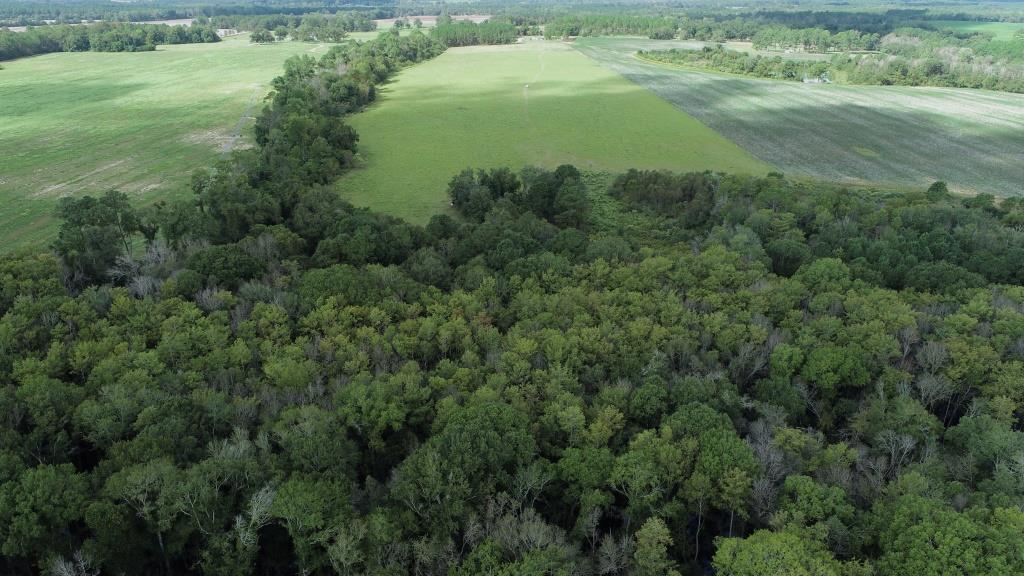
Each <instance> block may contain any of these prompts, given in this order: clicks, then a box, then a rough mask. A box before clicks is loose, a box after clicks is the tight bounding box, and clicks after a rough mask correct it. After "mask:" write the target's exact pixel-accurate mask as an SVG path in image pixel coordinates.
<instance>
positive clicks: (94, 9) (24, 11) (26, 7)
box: [0, 0, 394, 26]
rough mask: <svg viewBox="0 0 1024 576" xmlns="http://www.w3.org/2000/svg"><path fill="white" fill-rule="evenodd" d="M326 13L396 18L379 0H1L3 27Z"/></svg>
mask: <svg viewBox="0 0 1024 576" xmlns="http://www.w3.org/2000/svg"><path fill="white" fill-rule="evenodd" d="M377 4H380V7H376V6H375V5H377ZM325 10H326V11H328V12H332V13H334V12H338V13H344V12H349V11H353V10H355V11H366V10H369V11H370V13H371V14H372V15H373V18H390V17H392V16H393V15H394V9H393V8H392V7H391V6H385V5H383V3H381V2H377V1H376V0H365V1H360V2H359V6H352V7H349V6H333V5H331V4H330V3H329V4H328V5H327V6H325V5H324V3H322V2H321V3H317V2H302V1H294V2H292V1H289V2H273V1H262V2H260V3H259V4H232V3H210V4H181V3H176V2H160V3H157V4H156V5H151V6H149V7H141V6H139V5H138V4H135V3H112V2H92V1H86V2H75V3H51V2H21V1H17V0H14V1H12V0H0V26H38V25H43V24H47V23H49V22H51V21H56V22H58V23H78V22H81V21H83V20H86V21H91V20H110V21H115V20H116V21H122V22H126V21H131V22H142V21H146V20H175V19H180V18H204V17H205V18H209V17H213V16H222V15H268V14H305V13H312V12H323V11H325Z"/></svg>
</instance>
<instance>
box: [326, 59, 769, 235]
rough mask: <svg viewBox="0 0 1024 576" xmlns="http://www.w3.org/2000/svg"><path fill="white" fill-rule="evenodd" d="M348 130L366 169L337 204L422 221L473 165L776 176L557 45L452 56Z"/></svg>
mask: <svg viewBox="0 0 1024 576" xmlns="http://www.w3.org/2000/svg"><path fill="white" fill-rule="evenodd" d="M350 122H351V124H352V125H353V126H354V127H355V129H356V130H357V131H358V132H359V135H360V143H359V150H360V153H359V155H360V158H361V164H362V166H363V167H361V168H358V169H356V170H354V171H352V172H351V173H349V174H348V175H346V176H344V177H342V178H341V180H340V181H339V182H338V184H337V187H338V190H339V191H340V193H341V195H342V197H344V198H346V199H347V200H349V201H351V202H353V203H354V204H356V205H359V206H368V207H370V208H373V209H376V210H380V211H383V212H387V213H389V214H393V215H396V216H400V217H403V218H406V219H408V220H410V221H412V222H417V223H424V222H426V221H427V220H429V218H430V216H432V215H434V214H437V213H439V212H442V211H444V210H446V209H447V207H448V198H447V197H446V186H447V183H448V181H449V180H450V179H451V177H452V176H453V175H454V174H455V173H457V172H458V171H460V170H462V169H464V168H467V167H473V168H488V167H497V166H510V167H512V168H513V169H516V170H518V169H519V168H521V167H522V166H525V165H538V166H546V167H554V166H557V165H559V164H564V163H571V164H575V165H576V166H578V167H580V168H581V169H585V170H592V171H609V172H618V171H622V170H625V169H628V168H632V167H636V168H667V169H673V170H705V169H712V170H723V171H730V172H740V173H758V174H760V173H764V172H767V171H769V170H770V169H771V168H770V167H769V166H768V165H767V164H765V163H763V162H761V161H758V160H757V159H755V158H753V157H752V156H751V155H750V154H748V153H746V152H744V151H743V150H742V149H741V148H739V147H738V146H736V145H735V144H733V143H732V142H730V141H728V140H727V139H725V138H723V137H722V136H720V135H719V134H717V133H716V132H714V131H713V130H711V129H709V128H708V127H707V126H704V125H703V124H701V123H700V122H698V121H697V120H695V119H694V118H692V117H690V116H688V115H686V114H684V113H682V112H680V111H679V110H677V109H676V108H675V107H673V106H672V105H671V104H669V103H667V102H665V101H664V100H662V99H660V98H658V97H656V96H654V95H653V94H651V93H649V92H648V91H646V90H644V89H643V88H641V87H639V86H637V85H635V84H633V83H631V82H628V81H627V80H625V79H624V78H622V77H621V76H619V75H618V74H615V73H614V72H611V71H609V70H606V69H604V68H602V67H601V66H599V65H597V64H596V63H594V62H593V61H591V60H590V59H588V58H586V57H585V56H583V55H581V54H580V53H578V52H576V51H575V50H572V49H571V47H569V46H568V45H566V44H564V43H561V42H548V41H542V40H528V41H525V42H523V43H521V44H516V45H509V46H492V47H470V48H453V49H450V50H448V51H447V52H445V53H444V54H442V55H441V56H439V57H438V58H436V59H434V60H431V61H429V62H425V63H422V64H418V65H416V66H413V67H410V68H407V69H405V70H403V71H402V72H400V73H399V74H398V75H397V77H396V78H395V79H394V80H393V81H392V82H391V83H390V84H388V85H387V86H385V87H384V88H383V89H382V94H381V99H380V101H379V102H377V103H376V104H374V105H373V106H372V107H371V108H370V109H368V110H367V111H365V112H362V113H360V114H357V115H355V116H353V117H352V118H351V119H350Z"/></svg>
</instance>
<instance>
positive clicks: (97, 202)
mask: <svg viewBox="0 0 1024 576" xmlns="http://www.w3.org/2000/svg"><path fill="white" fill-rule="evenodd" d="M56 216H57V217H58V218H60V219H61V220H62V223H61V227H60V233H59V235H58V236H57V240H56V241H55V242H54V243H53V249H54V251H55V252H57V254H58V255H59V256H60V257H61V260H62V261H63V262H64V265H65V267H66V268H67V269H68V271H69V273H70V277H71V283H72V284H76V285H77V284H81V283H83V282H101V281H103V280H104V279H105V278H106V275H107V272H108V271H109V270H110V268H111V267H112V266H113V265H114V264H115V263H116V262H117V259H118V258H119V257H130V256H131V242H132V238H133V237H134V236H135V235H136V234H140V233H141V234H144V235H145V236H146V238H148V239H150V240H152V239H153V236H154V235H155V234H156V230H155V229H154V228H152V227H151V226H149V225H147V224H144V223H143V221H142V219H141V217H140V216H139V214H138V213H137V212H136V211H135V209H134V208H132V207H131V205H130V204H129V203H128V196H127V195H125V194H123V193H121V192H117V191H114V190H110V191H108V192H107V193H106V194H104V195H103V196H102V197H100V198H93V197H92V196H83V197H82V198H70V197H68V198H61V200H60V202H59V203H58V204H57V210H56Z"/></svg>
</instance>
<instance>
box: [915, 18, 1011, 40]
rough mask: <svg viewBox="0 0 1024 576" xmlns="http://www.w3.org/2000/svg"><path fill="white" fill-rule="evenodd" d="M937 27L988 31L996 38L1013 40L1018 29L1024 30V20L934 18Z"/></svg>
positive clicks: (957, 30) (965, 30)
mask: <svg viewBox="0 0 1024 576" xmlns="http://www.w3.org/2000/svg"><path fill="white" fill-rule="evenodd" d="M930 24H933V25H934V26H935V27H936V28H946V29H948V30H954V31H956V32H988V33H990V34H993V35H994V36H995V38H996V40H1012V39H1013V35H1014V34H1016V32H1017V31H1018V30H1024V22H972V21H967V20H934V21H932V22H930Z"/></svg>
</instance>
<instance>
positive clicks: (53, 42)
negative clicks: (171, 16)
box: [0, 22, 220, 60]
mask: <svg viewBox="0 0 1024 576" xmlns="http://www.w3.org/2000/svg"><path fill="white" fill-rule="evenodd" d="M219 41H220V37H219V36H217V31H216V29H214V28H213V27H212V26H204V25H197V26H167V25H163V24H128V23H112V22H100V23H97V24H90V25H82V26H70V25H55V26H40V27H38V28H29V29H28V30H26V31H25V32H11V31H9V30H4V29H0V60H12V59H14V58H23V57H25V56H34V55H36V54H48V53H50V52H88V51H92V52H144V51H148V50H155V49H156V45H157V44H194V43H202V42H219Z"/></svg>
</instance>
